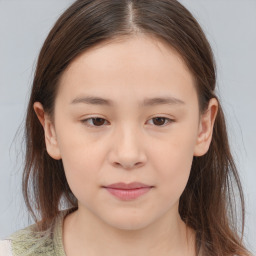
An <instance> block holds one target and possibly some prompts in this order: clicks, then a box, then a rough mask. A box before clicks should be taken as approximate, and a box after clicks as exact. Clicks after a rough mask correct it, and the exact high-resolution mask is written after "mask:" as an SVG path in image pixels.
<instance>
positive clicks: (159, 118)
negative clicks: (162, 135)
mask: <svg viewBox="0 0 256 256" xmlns="http://www.w3.org/2000/svg"><path fill="white" fill-rule="evenodd" d="M154 119H155V120H162V121H163V122H161V121H160V125H163V124H164V120H165V118H163V117H156V118H154ZM158 124H159V123H158Z"/></svg>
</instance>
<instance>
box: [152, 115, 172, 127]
mask: <svg viewBox="0 0 256 256" xmlns="http://www.w3.org/2000/svg"><path fill="white" fill-rule="evenodd" d="M151 120H154V121H153V123H154V124H155V125H156V126H165V124H166V123H167V124H168V123H172V122H174V120H172V119H170V118H167V117H161V116H159V117H154V118H152V119H151ZM166 120H167V122H166Z"/></svg>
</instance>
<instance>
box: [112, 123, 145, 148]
mask: <svg viewBox="0 0 256 256" xmlns="http://www.w3.org/2000/svg"><path fill="white" fill-rule="evenodd" d="M115 132H116V134H117V137H116V139H117V142H118V143H117V145H118V146H119V147H121V148H125V150H128V149H129V148H130V149H131V150H136V149H138V147H139V144H140V138H141V136H142V134H141V129H140V127H139V125H138V124H137V125H136V123H134V122H129V121H127V120H126V121H123V122H122V123H121V124H120V125H119V126H118V127H117V130H116V131H115ZM119 149H120V148H119Z"/></svg>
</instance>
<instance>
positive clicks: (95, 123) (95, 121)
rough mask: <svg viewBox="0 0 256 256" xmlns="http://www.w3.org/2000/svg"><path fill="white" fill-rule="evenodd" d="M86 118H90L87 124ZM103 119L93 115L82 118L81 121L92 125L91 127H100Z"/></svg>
mask: <svg viewBox="0 0 256 256" xmlns="http://www.w3.org/2000/svg"><path fill="white" fill-rule="evenodd" d="M88 120H92V124H90V125H88V124H87V123H88ZM104 122H105V119H104V118H100V117H93V118H87V119H85V120H82V123H85V124H86V125H87V126H92V127H100V126H102V125H103V124H104Z"/></svg>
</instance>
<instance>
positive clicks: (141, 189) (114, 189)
mask: <svg viewBox="0 0 256 256" xmlns="http://www.w3.org/2000/svg"><path fill="white" fill-rule="evenodd" d="M152 187H153V186H148V185H145V184H143V183H139V182H133V183H130V184H125V183H115V184H112V185H110V186H107V187H104V188H106V189H107V191H108V192H109V193H111V194H112V195H114V196H115V197H117V198H119V199H121V200H133V199H136V198H138V197H140V196H142V195H143V194H145V193H147V192H148V191H149V190H151V188H152Z"/></svg>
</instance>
